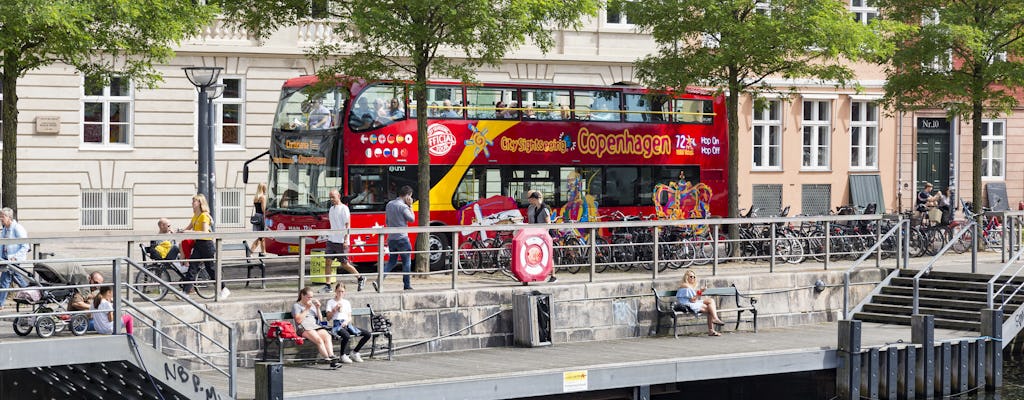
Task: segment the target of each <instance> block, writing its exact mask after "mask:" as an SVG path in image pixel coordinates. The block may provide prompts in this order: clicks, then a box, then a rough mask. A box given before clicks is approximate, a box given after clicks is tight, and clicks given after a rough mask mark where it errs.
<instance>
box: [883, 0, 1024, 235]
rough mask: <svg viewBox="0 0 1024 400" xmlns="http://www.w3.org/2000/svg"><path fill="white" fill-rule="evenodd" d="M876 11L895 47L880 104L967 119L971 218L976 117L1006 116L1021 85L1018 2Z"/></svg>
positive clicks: (910, 1)
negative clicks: (939, 112) (968, 128)
mask: <svg viewBox="0 0 1024 400" xmlns="http://www.w3.org/2000/svg"><path fill="white" fill-rule="evenodd" d="M878 6H879V8H880V9H882V10H883V20H884V21H883V22H884V23H883V24H882V27H883V28H884V32H885V33H886V34H887V36H886V37H887V39H888V40H891V41H892V43H893V44H894V45H895V46H894V48H895V50H894V53H893V54H892V56H891V60H890V61H889V62H888V63H887V64H885V65H886V75H887V77H888V80H887V82H886V84H885V92H886V94H885V98H884V101H886V102H887V103H888V104H890V105H892V106H893V108H895V109H897V110H920V109H927V108H931V109H945V110H946V112H947V114H948V115H949V116H950V117H951V118H955V117H962V118H970V120H971V128H972V129H971V130H972V143H973V154H972V156H973V157H972V165H973V168H972V170H973V174H972V177H971V182H972V183H973V187H972V190H971V198H972V201H973V202H974V205H975V211H976V212H977V211H978V207H980V205H981V204H982V197H981V186H982V185H981V176H982V170H983V169H985V167H986V166H985V165H983V164H982V150H983V148H984V145H983V143H982V140H981V137H982V118H984V117H986V116H991V117H995V116H998V115H999V114H1001V113H1009V112H1012V110H1013V108H1014V107H1015V106H1017V104H1018V103H1019V99H1018V97H1017V96H1019V92H1017V90H1019V89H1020V86H1021V84H1022V83H1024V62H1022V61H1021V58H1020V55H1021V54H1024V43H1022V41H1021V38H1022V37H1024V1H1021V0H1005V1H1003V0H1000V1H993V0H968V1H921V0H882V1H879V2H878ZM1007 54H1009V55H1010V56H1009V57H1008V56H1007ZM1004 162H1005V160H1004ZM993 167H998V168H1003V169H1005V164H1003V165H1001V166H993ZM979 214H980V213H979ZM979 218H980V215H979Z"/></svg>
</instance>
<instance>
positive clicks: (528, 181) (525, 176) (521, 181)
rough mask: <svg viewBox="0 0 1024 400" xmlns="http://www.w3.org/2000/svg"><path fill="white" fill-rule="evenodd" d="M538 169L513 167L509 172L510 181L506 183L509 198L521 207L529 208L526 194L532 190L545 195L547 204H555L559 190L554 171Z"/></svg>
mask: <svg viewBox="0 0 1024 400" xmlns="http://www.w3.org/2000/svg"><path fill="white" fill-rule="evenodd" d="M542 168H543V167H541V168H538V167H526V168H523V167H512V168H510V170H509V175H508V176H509V181H508V182H507V183H506V186H507V187H508V190H509V193H508V196H509V197H512V198H513V199H515V200H516V203H518V204H519V207H528V206H529V203H528V202H527V201H526V194H527V193H529V191H531V190H539V191H541V193H543V194H544V200H545V202H546V203H549V204H550V203H553V201H554V200H555V199H557V194H558V192H557V191H556V190H557V188H558V185H557V183H556V182H555V174H554V171H553V170H551V169H547V168H543V169H542Z"/></svg>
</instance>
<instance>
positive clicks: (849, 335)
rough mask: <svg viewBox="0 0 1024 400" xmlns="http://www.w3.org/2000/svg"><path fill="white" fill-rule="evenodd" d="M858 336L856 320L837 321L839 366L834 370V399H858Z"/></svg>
mask: <svg viewBox="0 0 1024 400" xmlns="http://www.w3.org/2000/svg"><path fill="white" fill-rule="evenodd" d="M860 334H861V322H860V321H858V320H842V321H839V348H838V351H837V355H838V356H839V366H838V367H837V368H836V397H837V398H839V399H840V400H858V399H860V364H861V354H860V350H861V349H860Z"/></svg>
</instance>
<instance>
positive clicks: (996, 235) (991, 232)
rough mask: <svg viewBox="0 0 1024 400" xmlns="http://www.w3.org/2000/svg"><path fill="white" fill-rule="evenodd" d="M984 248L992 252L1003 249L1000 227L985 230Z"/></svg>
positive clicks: (1001, 229) (1001, 228)
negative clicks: (992, 250)
mask: <svg viewBox="0 0 1024 400" xmlns="http://www.w3.org/2000/svg"><path fill="white" fill-rule="evenodd" d="M985 246H986V247H988V248H990V249H994V250H1000V249H1002V248H1003V227H1002V225H995V226H993V227H991V228H988V229H985Z"/></svg>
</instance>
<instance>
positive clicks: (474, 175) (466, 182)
mask: <svg viewBox="0 0 1024 400" xmlns="http://www.w3.org/2000/svg"><path fill="white" fill-rule="evenodd" d="M481 171H483V169H482V168H473V167H470V168H466V174H465V175H463V176H462V181H461V182H459V188H458V189H456V190H455V198H454V199H452V200H453V201H454V202H455V208H462V207H463V206H465V205H466V204H469V203H472V202H474V201H477V200H480V199H482V198H484V197H486V196H481V195H480V188H481V187H482V186H483V177H482V176H481V174H480V172H481Z"/></svg>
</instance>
